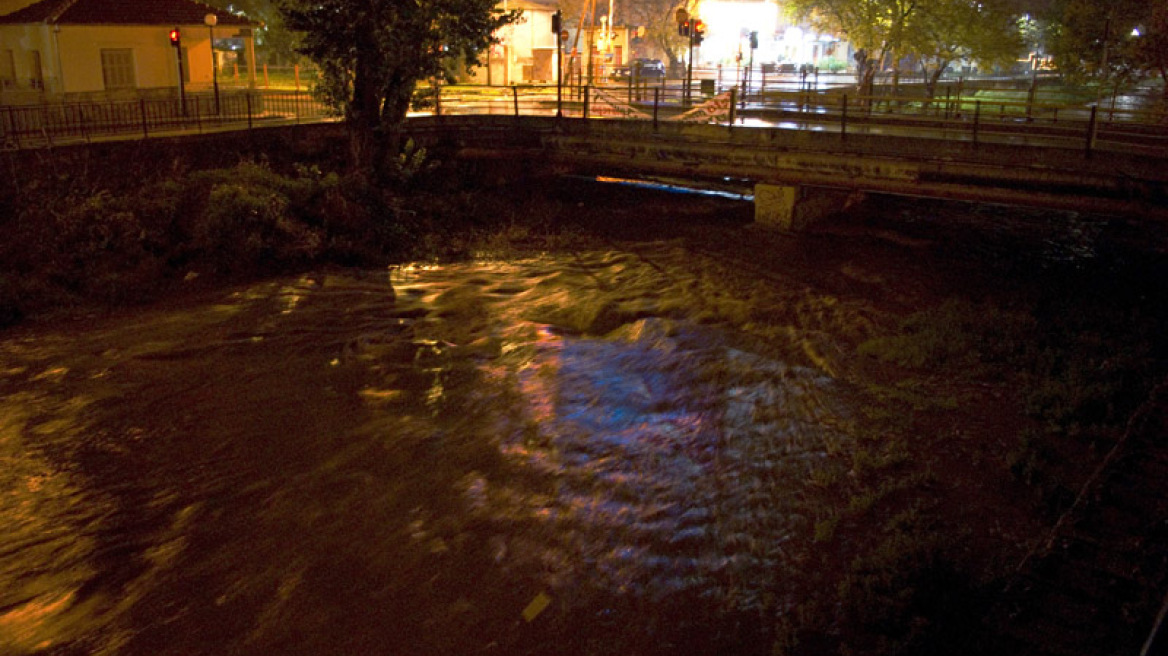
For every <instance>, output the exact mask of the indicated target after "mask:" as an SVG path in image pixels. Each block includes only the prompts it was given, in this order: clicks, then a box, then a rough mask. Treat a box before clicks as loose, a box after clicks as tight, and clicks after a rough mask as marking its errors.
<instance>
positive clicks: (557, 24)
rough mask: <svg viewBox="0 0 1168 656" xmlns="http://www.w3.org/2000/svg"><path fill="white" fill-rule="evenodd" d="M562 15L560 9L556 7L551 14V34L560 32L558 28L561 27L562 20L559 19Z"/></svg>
mask: <svg viewBox="0 0 1168 656" xmlns="http://www.w3.org/2000/svg"><path fill="white" fill-rule="evenodd" d="M562 16H563V14H561V13H560V10H558V9H557V10H556V13H554V14H552V34H559V33H560V29H561V28H560V24H561V22H562V21H561V17H562Z"/></svg>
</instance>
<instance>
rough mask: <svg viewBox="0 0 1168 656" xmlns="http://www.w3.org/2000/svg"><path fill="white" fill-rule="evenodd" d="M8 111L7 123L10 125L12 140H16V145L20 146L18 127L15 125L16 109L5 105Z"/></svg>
mask: <svg viewBox="0 0 1168 656" xmlns="http://www.w3.org/2000/svg"><path fill="white" fill-rule="evenodd" d="M5 110H6V111H7V112H8V124H9V125H11V126H12V140H13V141H15V142H16V147H17V148H20V129H19V128H18V127H17V126H16V114H15V113H14V112H15V111H16V110H15V109H13V108H11V107H6V108H5Z"/></svg>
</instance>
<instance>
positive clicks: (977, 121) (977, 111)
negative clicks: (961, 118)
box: [973, 100, 981, 146]
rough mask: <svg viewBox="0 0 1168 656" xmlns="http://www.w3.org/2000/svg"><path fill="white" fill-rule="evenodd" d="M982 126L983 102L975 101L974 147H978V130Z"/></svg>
mask: <svg viewBox="0 0 1168 656" xmlns="http://www.w3.org/2000/svg"><path fill="white" fill-rule="evenodd" d="M980 124H981V101H980V100H975V101H973V145H974V146H977V130H978V128H979V127H980Z"/></svg>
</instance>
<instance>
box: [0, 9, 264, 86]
mask: <svg viewBox="0 0 1168 656" xmlns="http://www.w3.org/2000/svg"><path fill="white" fill-rule="evenodd" d="M0 2H2V3H3V4H0V10H3V9H9V10H10V11H9V12H8V13H6V14H4V15H2V16H0V104H14V103H26V102H41V101H43V100H67V101H72V100H85V99H98V98H107V97H127V96H130V97H140V96H147V95H169V94H173V93H177V91H178V88H179V84H180V82H179V79H180V78H179V61H180V60H181V62H182V83H183V85H184V86H185V88H186V89H187V90H206V89H208V88H210V87H211V86H212V83H213V81H214V80H213V77H212V76H213V72H214V70H215V68H217V67H218V64H219V63H221V61H220V60H221V59H222V57H223V56H224V54H225V53H227V52H229V51H235V50H238V51H240V52H241V53H246V54H245V55H244V57H243V59H244V62H245V64H246V65H245V66H243V68H245V69H246V70H245V71H241V73H242V74H244V75H245V76H246V79H247V80H248V81H249V83H250V85H251V86H254V82H255V42H254V38H253V36H252V29H253V27H255V24H254V23H252V22H251V21H249V20H248V19H246V18H243V17H241V16H236V15H233V14H230V13H228V12H225V11H222V10H219V9H214V8H212V7H210V6H208V5H204V4H201V3H198V2H194V1H193V0H41V2H36V3H33V4H27V3H24V4H25V5H26V6H19V5H20V4H21V2H20V0H0ZM208 15H213V16H214V20H213V21H211V22H214V23H215V25H214V27H209V26H208V25H207V22H208V20H207V17H208ZM175 28H177V29H178V30H179V37H180V38H179V47H177V48H176V47H175V46H173V45H172V44H171V36H170V33H171V30H172V29H175ZM212 37H214V43H215V47H214V49H212ZM213 58H215V62H216V63H215V64H213V63H212V59H213ZM222 73H223V71H220V74H222ZM232 74H234V71H232Z"/></svg>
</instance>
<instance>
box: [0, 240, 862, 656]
mask: <svg viewBox="0 0 1168 656" xmlns="http://www.w3.org/2000/svg"><path fill="white" fill-rule="evenodd" d="M689 257H690V255H689V254H687V253H686V252H684V251H683V250H681V249H680V248H676V247H673V246H670V245H669V244H665V243H663V244H659V245H657V246H654V247H650V248H647V249H646V250H644V251H642V252H638V253H636V254H634V253H629V252H620V251H605V252H585V253H577V254H573V255H562V256H554V257H553V256H546V257H539V258H533V259H525V260H519V261H476V262H469V263H463V264H452V265H442V266H436V265H435V266H409V267H400V268H394V269H390V270H388V271H369V272H347V273H321V274H317V275H306V276H303V277H298V278H291V279H286V280H277V281H272V282H267V283H262V284H256V285H252V286H249V287H246V288H242V289H236V290H233V291H230V292H225V293H224V294H223V295H222V296H221V297H220V298H218V299H216V300H214V301H210V302H202V303H192V304H190V305H188V306H186V307H181V308H171V309H155V310H144V311H141V312H138V313H135V314H134V315H132V316H130V317H123V318H120V319H117V320H104V321H101V322H96V323H95V325H92V326H84V327H75V326H70V327H66V328H61V329H58V330H56V331H51V330H29V331H26V332H24V333H17V334H12V335H10V336H8V337H7V338H6V339H5V340H4V341H0V394H2V396H0V652H2V653H16V654H22V653H37V652H43V653H52V654H90V653H93V654H223V653H236V654H274V653H280V654H399V653H413V654H428V653H433V654H437V653H442V654H471V653H500V654H512V653H533V654H534V653H541V654H547V653H558V654H585V653H587V654H593V653H595V654H608V653H612V654H616V653H621V654H637V653H639V654H653V653H676V652H678V650H679V649H681V650H682V651H685V652H688V653H717V652H719V651H723V652H727V653H767V652H768V650H769V643H768V642H767V636H766V627H767V626H768V625H769V624H770V623H771V619H772V618H773V613H774V612H775V609H776V604H777V602H776V596H781V595H782V591H783V590H784V588H785V583H784V581H786V580H789V579H794V578H796V577H798V576H799V567H800V559H799V558H798V556H797V551H798V550H796V549H793V548H792V547H791V545H792V541H793V540H797V539H799V538H798V536H799V535H801V534H803V535H805V534H806V533H807V531H808V526H807V524H808V519H807V518H806V516H805V514H804V513H805V512H806V511H802V512H801V505H800V501H801V494H802V490H803V489H804V485H805V481H806V480H807V477H808V473H809V472H810V471H811V469H812V468H813V467H814V466H815V463H816V462H817V461H818V460H819V459H821V458H824V457H825V456H826V454H827V453H828V452H829V451H831V450H832V449H833V444H836V445H838V444H839V443H840V441H842V440H846V439H848V431H847V428H846V425H847V422H848V416H849V410H848V407H847V405H846V403H844V402H843V401H842V400H841V398H842V395H841V394H840V393H839V391H838V390H837V389H836V384H835V383H834V382H833V380H832V379H831V378H830V377H828V376H827V375H825V374H824V373H823V372H822V371H820V370H819V369H814V368H810V367H805V366H799V365H798V364H795V363H790V362H785V361H783V359H781V358H778V357H776V356H775V355H774V354H770V355H767V354H763V353H760V352H758V351H757V350H752V349H750V348H746V347H743V346H742V340H740V339H738V338H737V336H736V335H734V334H733V333H732V331H731V330H730V329H728V327H727V326H725V325H723V324H721V323H719V322H718V321H715V320H711V319H710V315H709V313H708V312H706V311H705V310H703V307H705V308H707V309H708V307H709V305H710V304H714V303H717V302H718V299H717V294H718V290H716V289H712V288H710V287H709V285H708V284H706V283H705V282H703V281H699V280H698V279H697V278H695V277H694V276H693V275H692V274H690V273H687V271H688V269H687V268H686V267H685V266H683V263H684V262H685V261H686V260H687V258H689Z"/></svg>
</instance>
